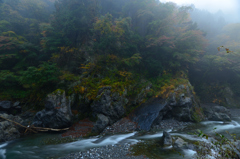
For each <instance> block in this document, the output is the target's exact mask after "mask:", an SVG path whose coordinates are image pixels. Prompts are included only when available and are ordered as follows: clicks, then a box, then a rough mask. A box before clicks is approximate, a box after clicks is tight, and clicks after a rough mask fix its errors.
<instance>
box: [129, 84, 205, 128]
mask: <svg viewBox="0 0 240 159" xmlns="http://www.w3.org/2000/svg"><path fill="white" fill-rule="evenodd" d="M196 108H200V106H199V104H198V103H197V102H196V98H195V95H194V91H193V89H192V86H191V84H190V83H189V82H188V83H187V84H185V85H183V84H181V85H179V86H177V87H176V88H175V89H174V92H172V93H171V94H170V96H169V97H168V98H167V99H161V97H159V98H155V99H151V100H149V101H147V102H146V103H144V104H143V105H142V106H140V107H139V108H137V109H136V111H135V112H133V113H132V114H131V118H132V120H133V121H135V122H137V123H138V126H139V128H140V129H142V130H150V128H151V127H153V126H156V125H159V124H160V123H161V121H162V120H163V119H176V120H178V121H195V119H194V115H195V116H196V115H199V118H200V119H203V115H202V114H201V112H199V114H198V113H196V112H195V109H196Z"/></svg>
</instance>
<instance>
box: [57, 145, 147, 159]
mask: <svg viewBox="0 0 240 159" xmlns="http://www.w3.org/2000/svg"><path fill="white" fill-rule="evenodd" d="M130 149H131V144H129V143H124V144H116V145H108V146H104V147H99V148H92V149H90V150H87V151H81V152H77V153H71V154H69V155H67V156H65V157H61V158H59V159H82V158H84V159H92V158H94V159H106V158H108V159H148V158H147V157H145V156H132V155H131V151H130Z"/></svg>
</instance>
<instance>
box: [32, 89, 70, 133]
mask: <svg viewBox="0 0 240 159" xmlns="http://www.w3.org/2000/svg"><path fill="white" fill-rule="evenodd" d="M71 101H72V100H71V97H66V95H65V92H64V91H62V90H56V91H55V92H54V93H52V94H49V95H48V96H47V99H46V101H45V109H44V110H42V111H39V112H37V114H36V115H35V117H34V119H33V122H32V125H34V126H37V127H47V128H56V129H60V128H66V127H69V126H70V125H71V121H72V112H71Z"/></svg>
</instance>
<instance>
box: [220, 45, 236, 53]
mask: <svg viewBox="0 0 240 159" xmlns="http://www.w3.org/2000/svg"><path fill="white" fill-rule="evenodd" d="M221 48H224V49H225V50H226V52H227V53H231V52H233V51H230V49H229V48H225V47H224V46H220V47H218V48H217V49H218V51H220V50H221Z"/></svg>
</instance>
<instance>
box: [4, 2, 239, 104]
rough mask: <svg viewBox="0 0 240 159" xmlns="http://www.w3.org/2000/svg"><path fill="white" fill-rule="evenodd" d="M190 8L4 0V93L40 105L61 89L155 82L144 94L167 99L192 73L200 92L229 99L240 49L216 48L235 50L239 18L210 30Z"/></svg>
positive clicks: (92, 90)
mask: <svg viewBox="0 0 240 159" xmlns="http://www.w3.org/2000/svg"><path fill="white" fill-rule="evenodd" d="M190 14H192V17H193V20H194V16H195V17H196V14H194V11H192V8H190V7H179V6H177V5H176V4H174V3H161V2H158V1H156V0H140V1H139V0H131V1H129V0H118V1H112V0H57V1H54V0H3V1H1V3H0V82H1V87H0V100H20V101H22V102H25V103H31V104H32V105H34V106H36V105H39V104H40V105H41V102H40V101H41V100H42V99H43V98H44V97H45V96H46V95H47V94H48V93H50V92H52V91H54V90H56V89H58V88H60V89H64V90H66V92H67V94H68V95H70V94H72V93H75V94H79V95H81V96H84V98H86V99H88V100H95V98H96V96H97V93H98V90H99V88H101V87H105V86H111V89H112V91H113V92H118V93H119V94H120V95H121V94H123V93H124V92H125V91H127V96H128V97H129V99H131V97H134V95H136V94H139V93H141V91H142V90H143V89H144V88H145V87H146V86H147V85H149V83H151V84H152V87H151V89H148V90H147V93H146V94H145V97H146V98H148V97H153V96H160V97H163V98H164V97H167V96H168V95H169V93H170V92H171V91H172V90H174V87H176V86H177V85H178V84H184V83H186V81H188V78H189V77H190V80H191V83H193V85H194V86H195V89H196V91H197V95H199V96H200V98H201V97H202V98H201V99H204V100H205V101H211V102H212V101H215V102H220V103H221V102H222V103H224V102H225V101H224V99H223V97H224V96H223V95H222V94H221V91H219V90H223V87H224V86H225V85H226V86H229V87H231V88H232V89H233V91H234V93H236V94H239V89H238V88H239V87H238V86H239V84H238V83H237V81H238V80H239V76H238V73H239V67H238V64H239V61H238V59H239V58H237V57H238V56H239V52H238V51H234V52H233V53H230V54H226V53H223V52H218V51H217V47H219V46H220V45H224V46H226V47H231V49H232V48H233V49H235V50H236V49H237V48H238V46H239V45H238V43H239V39H238V37H237V36H236V34H235V33H236V32H237V33H238V32H239V29H238V28H239V25H238V24H228V25H225V23H224V24H223V23H221V27H222V28H219V29H218V30H219V31H218V32H216V33H215V34H214V35H211V37H209V36H206V32H207V31H206V32H204V31H202V30H204V29H203V27H202V26H203V24H204V22H202V21H199V22H198V23H199V24H201V25H200V26H201V27H202V28H201V27H200V28H199V27H198V26H197V24H196V23H194V22H193V20H192V19H191V16H190ZM195 19H196V18H195ZM195 21H196V20H195ZM207 39H208V40H207ZM214 49H215V50H214ZM206 94H208V95H207V97H206Z"/></svg>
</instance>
